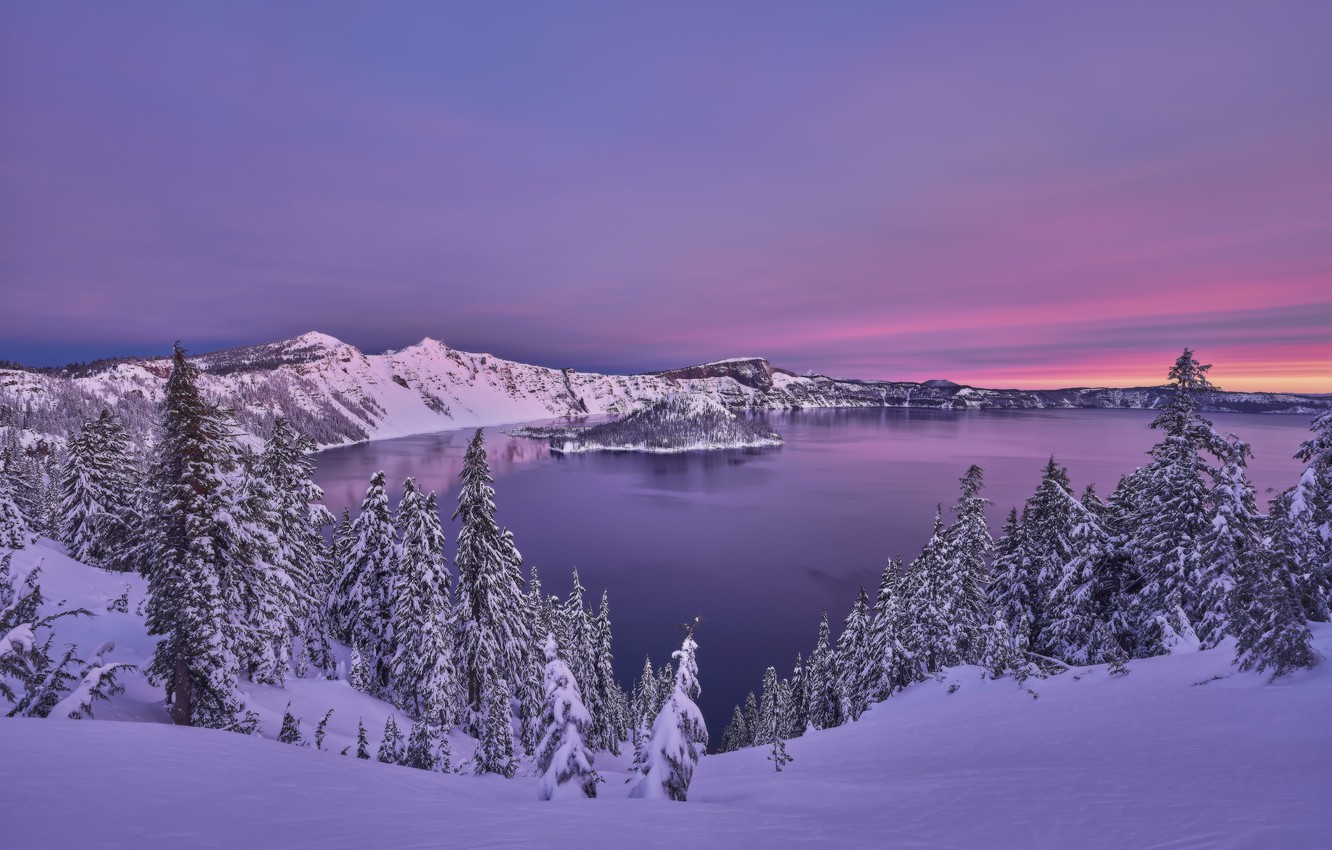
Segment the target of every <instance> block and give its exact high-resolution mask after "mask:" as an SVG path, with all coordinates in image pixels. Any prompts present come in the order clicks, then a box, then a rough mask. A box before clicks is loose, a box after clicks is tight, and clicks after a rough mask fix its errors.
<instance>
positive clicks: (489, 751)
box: [476, 679, 518, 777]
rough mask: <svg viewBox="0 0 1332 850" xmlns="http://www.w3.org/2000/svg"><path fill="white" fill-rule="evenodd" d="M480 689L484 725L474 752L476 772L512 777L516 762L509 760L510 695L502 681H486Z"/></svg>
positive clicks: (511, 693)
mask: <svg viewBox="0 0 1332 850" xmlns="http://www.w3.org/2000/svg"><path fill="white" fill-rule="evenodd" d="M483 687H484V690H485V706H484V709H485V710H484V723H483V726H482V730H481V741H480V744H479V746H478V747H477V749H476V772H477V773H478V774H482V773H498V774H499V775H500V776H504V777H512V776H513V775H514V773H516V772H517V770H518V762H517V761H515V760H514V757H513V730H512V728H511V727H510V725H509V723H510V718H511V717H512V709H511V708H510V704H511V703H512V702H513V691H512V690H511V689H510V688H509V683H508V682H506V681H505V680H504V679H498V680H495V679H489V680H487V681H486V683H485V684H484V686H483Z"/></svg>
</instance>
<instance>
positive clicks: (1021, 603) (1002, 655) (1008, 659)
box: [982, 508, 1037, 677]
mask: <svg viewBox="0 0 1332 850" xmlns="http://www.w3.org/2000/svg"><path fill="white" fill-rule="evenodd" d="M992 570H993V573H994V579H993V581H992V582H991V584H990V589H989V598H990V606H991V609H992V610H993V611H994V616H995V621H994V624H993V626H992V627H991V636H990V642H989V644H988V650H989V651H988V653H987V656H986V658H985V660H984V661H982V665H983V666H984V667H985V669H986V670H987V671H989V673H990V675H992V676H995V677H998V676H1002V675H1003V674H1004V673H1005V672H1007V671H1009V670H1010V668H1011V665H1015V664H1016V665H1018V667H1017V668H1016V669H1013V670H1012V672H1014V673H1015V674H1017V675H1023V676H1025V674H1026V672H1027V669H1028V668H1027V664H1026V662H1027V656H1028V653H1029V652H1030V651H1031V641H1032V637H1033V635H1032V627H1031V624H1032V623H1033V622H1034V621H1035V619H1036V605H1035V601H1034V600H1035V597H1036V592H1037V591H1036V573H1035V570H1033V569H1032V562H1031V559H1030V558H1028V557H1027V547H1026V544H1025V543H1024V542H1023V539H1022V526H1021V524H1020V522H1019V521H1018V512H1017V508H1013V509H1011V510H1010V511H1009V512H1008V519H1007V520H1006V521H1005V522H1004V529H1003V532H1002V533H1001V534H1000V537H999V542H998V544H997V545H996V546H995V551H994V564H993V566H992Z"/></svg>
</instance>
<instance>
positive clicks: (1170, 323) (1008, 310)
mask: <svg viewBox="0 0 1332 850" xmlns="http://www.w3.org/2000/svg"><path fill="white" fill-rule="evenodd" d="M1329 31H1332V3H1329V2H1326V0H1311V2H1282V0H1264V2H1257V0H1252V2H1231V0H1202V2H1193V0H1171V2H1167V3H1161V2H1116V3H1068V2H1063V0H1057V2H1004V3H994V2H965V1H961V2H948V3H937V2H926V1H925V0H919V2H906V1H905V0H901V1H900V2H895V0H877V2H867V3H855V2H849V0H840V2H833V3H826V2H803V3H789V2H780V1H779V0H761V2H739V0H727V2H720V3H718V2H705V3H692V2H681V3H653V4H648V3H621V2H606V3H583V2H573V0H569V2H560V3H536V2H511V0H494V2H486V3H451V2H442V1H441V2H428V3H412V2H395V3H392V4H376V3H368V2H367V3H359V4H347V3H332V2H312V3H301V2H284V3H246V2H228V3H202V2H201V3H174V2H162V3H143V2H135V1H134V0H124V2H118V3H100V2H99V3H68V2H59V0H52V2H41V3H36V2H11V3H4V4H0V116H3V118H0V358H7V359H11V360H17V361H20V362H25V363H30V364H34V365H57V364H63V363H67V362H72V361H78V360H87V359H92V358H96V357H103V356H111V355H122V354H157V353H162V352H164V351H166V350H167V349H168V347H169V345H170V343H171V341H173V340H176V339H180V340H182V341H183V342H184V343H185V344H186V345H187V346H188V347H190V348H191V349H193V350H196V351H204V350H210V349H214V348H220V347H227V346H233V345H242V344H250V343H257V342H266V341H272V340H276V339H281V338H285V337H290V336H294V335H296V334H299V333H302V332H305V331H309V330H319V331H323V332H326V333H329V334H332V335H334V336H337V337H339V338H341V339H343V340H345V341H347V342H350V343H352V344H354V345H357V346H358V347H360V348H362V349H363V350H366V351H382V350H384V349H388V348H400V347H403V346H405V345H409V344H411V343H414V342H416V341H418V340H419V339H421V338H422V337H426V336H430V337H434V338H438V339H442V340H444V341H446V342H447V343H449V344H450V345H452V346H455V347H457V348H460V349H464V350H470V351H485V352H491V353H494V354H497V355H500V356H504V357H509V358H512V359H517V360H523V361H527V362H533V363H539V364H543V365H549V366H560V367H565V366H569V367H574V368H578V369H584V370H596V371H611V372H631V371H644V370H655V369H664V368H670V367H674V366H680V365H685V364H690V363H697V362H702V361H707V360H713V359H719V358H725V357H736V356H764V357H767V358H769V359H770V360H771V361H773V362H774V363H775V364H777V365H779V366H784V367H786V368H789V369H793V370H795V371H798V372H803V371H805V370H815V371H818V372H821V373H824V374H831V375H839V376H847V377H861V378H891V379H902V380H913V379H914V380H923V379H928V378H950V379H952V380H955V381H959V382H963V383H970V384H976V385H982V386H995V387H1013V386H1019V387H1049V386H1068V385H1087V384H1097V385H1143V384H1159V383H1163V382H1164V380H1165V373H1166V371H1167V369H1168V367H1169V365H1170V363H1171V362H1173V360H1174V358H1175V357H1176V356H1177V355H1178V353H1179V351H1180V350H1181V349H1182V348H1183V347H1184V346H1186V345H1188V346H1192V347H1193V348H1195V349H1196V351H1197V352H1198V355H1199V357H1200V359H1202V360H1203V361H1204V362H1210V363H1213V364H1214V369H1213V371H1212V377H1213V378H1214V379H1215V381H1216V383H1217V384H1218V385H1220V386H1222V387H1225V388H1228V389H1284V390H1302V391H1310V392H1332V330H1330V329H1332V50H1329V48H1328V44H1327V33H1328V32H1329Z"/></svg>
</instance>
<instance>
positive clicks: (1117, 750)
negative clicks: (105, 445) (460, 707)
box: [0, 542, 1332, 850]
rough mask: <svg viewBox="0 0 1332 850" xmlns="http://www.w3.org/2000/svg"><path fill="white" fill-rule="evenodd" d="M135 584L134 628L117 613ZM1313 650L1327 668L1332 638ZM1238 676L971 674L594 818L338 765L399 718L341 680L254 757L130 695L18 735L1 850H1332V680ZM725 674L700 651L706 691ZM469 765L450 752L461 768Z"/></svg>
mask: <svg viewBox="0 0 1332 850" xmlns="http://www.w3.org/2000/svg"><path fill="white" fill-rule="evenodd" d="M38 560H41V561H42V562H43V587H44V589H45V591H46V595H47V598H48V599H49V600H51V602H52V604H54V603H55V602H57V601H59V600H62V599H63V600H65V603H66V604H67V605H70V606H78V605H82V606H84V607H87V608H89V609H92V610H94V611H96V612H98V616H97V617H96V618H95V619H87V618H81V619H79V620H74V621H71V620H69V619H65V620H62V621H60V622H61V626H60V629H59V638H60V640H61V641H62V642H70V641H74V642H77V643H79V645H80V651H81V654H82V655H84V656H87V655H89V654H91V653H92V652H93V651H94V650H95V649H96V647H97V646H98V645H100V644H101V643H103V642H104V641H106V640H115V641H116V648H115V649H114V650H112V651H111V652H109V653H107V655H106V660H108V661H128V662H131V663H143V662H144V661H145V660H146V658H147V653H148V652H149V651H150V649H151V645H152V644H151V640H150V639H149V638H148V637H147V636H146V635H145V634H144V633H143V629H142V622H141V620H140V619H139V618H137V617H135V616H134V614H133V611H134V607H135V606H136V605H137V602H138V600H139V598H141V593H142V585H141V583H140V582H139V581H138V580H137V579H133V578H130V579H126V578H124V577H122V576H119V575H112V574H108V573H103V572H101V571H98V570H93V569H90V568H88V567H85V566H83V565H80V564H78V563H76V562H74V561H71V560H70V559H68V558H66V557H64V556H63V555H61V554H60V553H59V552H58V551H57V549H56V548H54V545H53V544H48V543H45V542H43V543H42V544H39V545H38V546H35V547H29V548H28V549H25V550H21V551H19V552H18V553H16V554H15V557H14V570H15V572H16V573H19V574H22V573H23V572H25V571H26V570H27V569H28V568H29V567H30V566H31V565H33V564H35V563H36V562H37V561H38ZM126 583H129V584H130V585H131V594H130V613H128V614H115V613H109V612H106V610H105V608H106V605H107V603H108V602H109V601H110V600H112V599H114V598H115V597H116V596H118V595H119V594H120V592H121V590H122V589H123V587H124V585H125V584H126ZM1315 637H1316V641H1317V645H1318V647H1319V649H1320V651H1321V652H1322V653H1323V654H1324V655H1325V656H1327V655H1332V627H1329V626H1328V625H1326V624H1320V625H1318V626H1317V627H1316V630H1315ZM1230 657H1231V647H1230V646H1229V645H1228V644H1226V645H1223V646H1222V647H1220V648H1218V649H1216V650H1213V651H1209V652H1201V653H1200V652H1190V653H1186V654H1181V655H1175V656H1170V657H1164V658H1155V659H1147V660H1139V661H1134V662H1131V664H1130V670H1131V673H1130V674H1129V675H1127V676H1124V677H1120V678H1111V677H1109V676H1108V675H1107V673H1106V670H1105V668H1103V667H1093V668H1087V669H1086V670H1083V671H1075V672H1074V673H1069V674H1065V675H1062V676H1058V677H1055V678H1052V679H1047V680H1029V681H1028V682H1027V685H1026V687H1019V686H1018V685H1017V684H1016V683H1014V682H1013V681H1012V680H1000V681H993V682H991V681H986V680H984V679H982V677H981V674H980V672H979V671H978V670H976V669H973V668H959V669H955V670H952V671H950V672H949V674H948V675H947V676H945V677H943V678H942V679H941V680H939V681H930V682H926V683H924V684H921V685H918V686H916V687H914V688H911V689H909V690H908V691H906V692H905V693H903V694H900V695H899V696H896V697H894V698H893V699H891V700H889V701H888V702H886V703H882V704H880V705H877V706H875V707H874V708H872V709H871V710H870V711H869V712H868V713H867V714H866V715H865V716H864V717H863V718H862V719H861V720H860V721H859V722H857V723H854V724H851V725H848V726H844V727H841V728H838V729H833V730H828V731H823V732H812V733H809V734H807V735H806V736H805V737H803V738H799V739H796V740H794V741H792V742H790V743H789V745H788V749H789V751H790V753H791V754H792V755H793V756H794V757H795V761H794V763H792V764H790V765H788V766H787V767H786V769H785V770H784V771H783V772H782V773H780V774H777V773H775V772H774V771H773V769H772V766H771V763H770V762H768V761H767V758H766V751H765V750H762V749H751V750H743V751H740V752H737V753H730V754H726V755H713V756H707V757H705V758H704V759H703V761H702V763H701V764H700V766H699V768H698V772H697V773H696V775H695V780H694V785H693V787H692V788H691V789H690V801H689V802H688V803H683V804H681V803H669V802H651V801H643V800H630V799H628V798H627V796H628V791H629V787H630V786H629V785H627V784H625V782H624V779H625V774H624V766H625V765H624V758H623V757H622V758H619V759H608V758H607V757H605V756H602V757H601V758H600V761H599V764H598V766H599V767H601V768H602V769H603V770H604V774H605V778H606V780H607V781H606V782H605V783H604V784H603V785H602V786H601V792H600V796H599V798H598V799H596V800H583V801H575V802H560V803H548V802H547V803H543V802H538V801H537V799H536V782H537V780H536V779H535V778H533V777H530V776H525V775H520V776H519V777H518V778H515V779H511V780H505V779H501V778H498V777H486V778H476V777H472V776H454V775H443V774H438V773H425V772H423V771H418V770H412V769H409V768H403V767H392V766H388V765H381V764H377V763H373V762H364V761H357V760H356V759H354V758H349V757H342V756H339V755H337V751H339V750H341V749H342V748H343V747H344V746H347V745H348V744H349V743H351V742H352V741H353V739H354V734H355V727H356V720H357V718H358V717H359V718H363V719H364V721H365V725H366V727H367V728H368V729H369V731H370V741H371V749H372V750H373V749H374V748H375V747H376V746H377V744H378V741H379V732H380V730H381V729H382V728H383V722H384V719H385V717H386V715H387V714H388V713H389V711H391V709H390V708H389V707H388V706H386V705H385V704H384V703H381V702H378V701H376V700H373V699H370V698H369V697H366V696H364V695H363V694H359V693H356V692H355V691H353V690H352V689H351V688H350V687H348V686H347V685H346V684H345V683H344V682H329V681H322V680H297V681H293V682H289V683H288V685H287V687H286V688H285V689H279V688H271V687H260V688H250V689H249V690H248V691H247V695H246V696H247V700H248V702H249V703H250V705H251V707H252V708H255V709H256V710H258V711H259V712H260V714H261V717H262V720H263V727H264V728H263V731H264V735H265V736H266V737H265V738H257V737H246V736H241V735H236V734H231V733H224V732H213V731H207V730H199V729H181V728H176V727H173V726H169V725H166V723H165V722H164V721H165V720H166V716H165V712H164V711H163V710H162V708H161V707H160V705H159V702H160V695H161V692H160V691H159V690H158V689H155V688H152V687H150V686H149V685H147V683H146V682H144V681H143V680H142V679H141V677H139V676H137V675H130V676H128V677H125V678H126V682H127V684H128V685H129V687H128V689H127V692H126V693H125V694H124V695H122V696H119V697H116V698H115V699H114V701H113V702H112V703H111V704H106V703H99V704H98V705H97V707H96V717H97V719H96V720H92V721H89V720H83V721H70V720H57V719H44V720H36V719H34V720H25V719H6V720H0V759H2V760H3V765H4V769H3V771H0V777H3V778H2V779H0V847H5V848H9V847H14V848H28V847H127V848H128V847H134V848H153V847H246V848H251V850H254V848H268V847H311V848H361V847H367V848H396V847H566V846H568V847H572V846H581V847H612V846H633V847H674V848H679V847H788V846H806V847H807V846H831V847H931V848H933V847H940V848H951V847H959V848H960V847H1013V848H1039V847H1051V848H1056V847H1057V848H1071V847H1078V848H1089V847H1093V848H1094V847H1107V848H1109V847H1115V848H1119V847H1131V848H1172V850H1177V849H1178V848H1232V847H1233V848H1263V849H1264V850H1266V848H1322V847H1327V846H1329V835H1332V805H1329V803H1328V800H1329V799H1332V763H1330V762H1329V759H1330V757H1332V724H1329V723H1328V722H1327V719H1328V717H1329V710H1332V665H1329V664H1327V663H1324V664H1323V665H1322V666H1320V667H1319V668H1317V669H1315V670H1313V671H1307V672H1304V673H1301V674H1298V675H1296V676H1294V677H1291V678H1288V679H1283V680H1281V681H1278V682H1276V683H1270V684H1269V683H1268V682H1267V681H1266V679H1265V678H1264V677H1262V676H1259V675H1255V674H1249V673H1238V672H1236V671H1235V669H1234V668H1233V667H1232V666H1231V664H1230ZM707 659H708V643H707V639H706V636H705V635H704V636H702V639H701V648H700V651H699V663H700V667H701V669H702V674H703V675H702V679H703V686H704V687H705V688H706V687H707V664H708V660H707ZM288 701H290V702H291V704H292V707H293V712H294V713H295V714H296V715H298V716H300V717H302V718H303V720H304V723H303V732H304V733H305V736H306V738H307V739H308V738H310V737H311V733H312V732H313V728H314V724H315V722H316V721H317V720H318V718H319V717H320V716H322V714H323V712H324V711H325V710H327V709H328V708H334V710H335V714H334V718H333V720H332V721H330V724H329V725H330V735H329V741H328V742H327V743H326V746H328V747H330V748H331V749H332V750H333V751H332V752H318V751H315V750H313V749H308V748H307V749H302V748H298V747H294V746H290V745H286V744H279V743H277V742H275V741H273V740H267V739H266V738H271V737H274V736H276V734H277V731H278V728H279V725H280V719H281V714H282V710H283V708H284V706H285V705H286V704H287V702H288ZM116 720H119V721H158V722H138V723H131V722H106V721H116ZM402 722H403V723H404V726H405V721H402ZM712 734H713V736H714V737H716V736H718V735H719V734H720V730H712ZM468 745H469V741H468V739H465V738H458V739H457V740H456V743H455V747H454V759H455V761H458V760H461V759H463V758H465V757H466V756H468V755H469V754H470V751H469V746H468ZM460 751H461V752H460ZM528 772H530V768H529V769H526V770H525V771H524V773H528Z"/></svg>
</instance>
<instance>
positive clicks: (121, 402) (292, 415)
mask: <svg viewBox="0 0 1332 850" xmlns="http://www.w3.org/2000/svg"><path fill="white" fill-rule="evenodd" d="M197 360H198V362H199V364H200V366H201V367H202V369H203V370H204V375H203V378H202V382H201V383H202V386H203V388H204V391H205V392H206V393H208V394H209V395H210V396H211V397H212V398H214V399H215V400H216V401H217V402H219V403H220V404H222V405H223V406H225V407H228V408H231V409H232V410H234V411H235V414H236V416H237V418H238V419H239V421H240V424H241V425H242V427H244V428H245V429H246V430H249V431H251V432H252V433H256V434H260V435H263V434H266V433H267V431H268V428H269V426H271V424H272V421H273V419H274V418H276V417H278V416H285V417H286V418H288V419H289V420H291V421H292V422H293V424H294V425H295V427H296V428H297V430H299V431H301V432H302V433H303V434H305V435H307V436H309V437H311V438H312V439H314V440H315V442H316V443H318V444H319V445H321V446H329V445H337V444H340V443H346V442H356V441H361V440H367V439H384V438H389V437H401V436H407V435H410V434H419V433H429V432H431V431H439V430H444V429H448V428H459V427H473V426H481V425H497V424H504V423H513V422H524V421H532V420H538V419H549V418H554V417H563V416H577V415H583V414H624V413H629V412H631V411H633V410H636V409H639V408H641V407H644V406H646V405H648V404H650V403H652V402H654V401H659V400H661V399H663V398H665V397H667V396H668V395H671V394H673V393H687V394H697V395H702V396H706V397H709V398H711V399H714V400H716V401H718V402H720V403H722V404H724V405H726V406H728V407H733V408H747V409H768V410H779V409H790V408H801V407H885V406H909V407H934V408H943V409H1023V408H1049V407H1092V408H1102V407H1104V408H1110V407H1115V408H1155V407H1159V406H1160V405H1161V404H1162V403H1163V401H1164V400H1165V399H1166V398H1167V397H1168V390H1167V389H1166V388H1164V387H1150V388H1139V389H1067V390H990V389H979V388H974V387H966V386H961V385H958V384H953V383H951V382H948V381H927V382H925V383H923V384H922V383H912V382H907V381H856V380H846V379H837V378H829V377H825V376H820V375H808V376H799V375H795V374H794V373H792V372H789V371H787V370H784V369H779V368H776V367H774V366H772V364H770V363H768V361H766V360H763V359H762V358H746V359H735V360H727V361H720V362H716V363H709V364H704V365H701V366H691V367H687V368H683V369H674V370H668V371H664V372H657V373H652V374H644V375H601V374H596V373H590V372H577V371H575V370H572V369H551V368H546V367H542V366H532V365H528V364H525V363H517V362H514V361H511V360H504V359H502V358H498V357H494V356H492V355H488V354H472V353H468V352H463V351H458V350H456V349H453V348H450V347H449V346H448V345H446V344H444V343H443V342H440V341H438V340H434V339H424V340H422V341H421V342H419V343H417V344H416V345H413V346H409V347H407V348H404V349H401V350H399V351H390V352H386V353H384V354H365V353H363V352H362V351H360V350H358V349H357V348H356V347H355V346H352V345H349V344H347V343H344V342H342V341H341V340H338V339H335V338H334V337H331V336H328V335H327V334H321V333H307V334H303V335H301V336H298V337H296V338H294V339H289V340H284V341H281V342H275V343H270V344H267V345H257V346H250V347H247V348H237V349H230V350H227V351H219V352H214V353H211V354H204V355H201V356H199V357H198V358H197ZM169 371H170V369H169V362H168V360H167V359H165V358H164V359H160V360H151V359H128V360H116V361H105V362H102V363H98V364H92V365H90V366H87V367H80V368H77V369H73V370H27V369H19V368H0V422H6V423H8V422H16V423H18V424H19V425H20V426H21V427H23V428H25V429H26V430H28V431H31V432H34V433H35V434H41V435H48V436H54V437H63V436H67V435H68V434H69V433H72V431H73V430H74V429H75V428H77V427H78V425H79V424H80V423H81V422H83V421H85V420H87V419H91V418H93V417H95V416H96V414H97V412H98V410H99V409H100V408H101V407H102V406H104V405H112V406H116V407H118V408H119V411H120V413H121V416H122V418H123V419H125V420H126V421H127V422H128V424H129V425H130V427H131V430H136V429H137V428H142V427H146V423H147V422H148V421H149V420H150V418H151V415H152V404H153V403H154V402H155V401H156V400H157V399H158V398H159V397H160V395H161V391H162V387H163V385H164V383H165V380H166V376H167V374H168V373H169ZM1200 401H1201V404H1202V406H1203V408H1204V409H1210V410H1245V411H1253V412H1287V413H1308V412H1313V411H1316V410H1322V409H1329V408H1332V398H1327V397H1320V396H1310V395H1295V394H1273V393H1223V392H1215V393H1204V394H1200Z"/></svg>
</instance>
